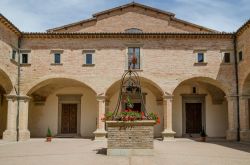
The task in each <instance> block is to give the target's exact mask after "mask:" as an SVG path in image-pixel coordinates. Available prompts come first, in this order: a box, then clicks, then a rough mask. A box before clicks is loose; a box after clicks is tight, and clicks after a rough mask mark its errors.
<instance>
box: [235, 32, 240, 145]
mask: <svg viewBox="0 0 250 165" xmlns="http://www.w3.org/2000/svg"><path fill="white" fill-rule="evenodd" d="M236 44H237V36H236V34H234V67H235V84H236V97H237V141H240V97H239V74H238V60H237V45H236Z"/></svg>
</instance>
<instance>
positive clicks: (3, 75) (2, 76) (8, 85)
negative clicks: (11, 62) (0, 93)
mask: <svg viewBox="0 0 250 165" xmlns="http://www.w3.org/2000/svg"><path fill="white" fill-rule="evenodd" d="M0 86H2V88H3V90H4V92H5V93H6V94H9V93H10V92H11V91H12V90H13V83H12V81H11V79H10V76H9V74H8V72H6V71H5V70H3V69H1V68H0Z"/></svg>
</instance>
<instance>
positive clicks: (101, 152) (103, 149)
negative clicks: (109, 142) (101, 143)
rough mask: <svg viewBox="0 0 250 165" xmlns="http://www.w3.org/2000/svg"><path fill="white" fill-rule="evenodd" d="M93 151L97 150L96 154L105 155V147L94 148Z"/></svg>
mask: <svg viewBox="0 0 250 165" xmlns="http://www.w3.org/2000/svg"><path fill="white" fill-rule="evenodd" d="M94 151H97V152H96V154H100V155H107V148H101V149H96V150H94Z"/></svg>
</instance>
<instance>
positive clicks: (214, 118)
mask: <svg viewBox="0 0 250 165" xmlns="http://www.w3.org/2000/svg"><path fill="white" fill-rule="evenodd" d="M190 93H191V86H189V85H181V86H179V87H178V88H177V89H176V90H175V91H174V99H173V130H174V131H175V132H176V136H177V137H181V136H182V121H183V120H182V96H181V95H180V94H190ZM199 94H207V96H206V99H205V104H206V105H205V111H206V114H205V116H206V132H207V134H208V136H209V137H225V136H226V130H227V101H224V102H223V103H222V104H213V103H212V98H211V95H210V94H209V93H208V91H207V90H206V89H204V88H202V87H199Z"/></svg>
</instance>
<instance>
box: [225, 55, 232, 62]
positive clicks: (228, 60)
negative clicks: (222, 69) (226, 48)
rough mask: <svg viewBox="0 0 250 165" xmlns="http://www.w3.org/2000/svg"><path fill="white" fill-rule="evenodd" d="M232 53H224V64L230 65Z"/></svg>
mask: <svg viewBox="0 0 250 165" xmlns="http://www.w3.org/2000/svg"><path fill="white" fill-rule="evenodd" d="M230 62H231V60H230V53H224V63H230Z"/></svg>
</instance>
